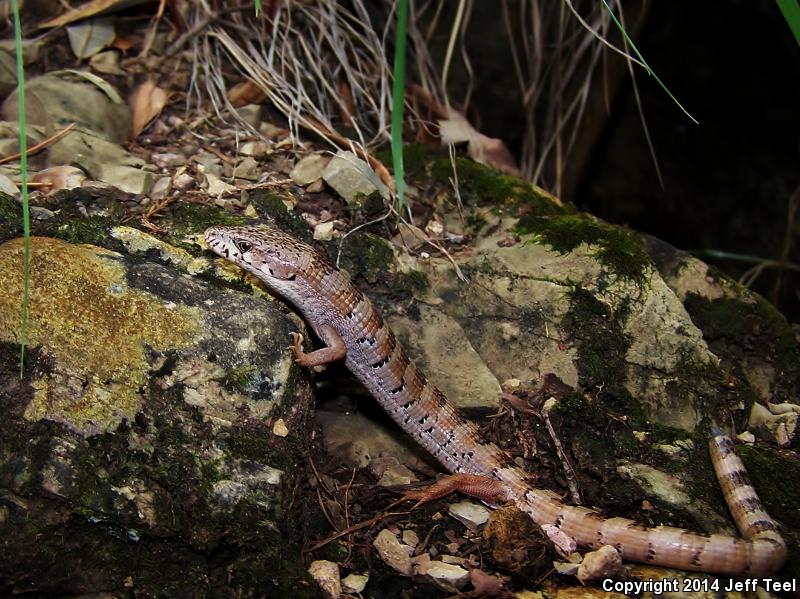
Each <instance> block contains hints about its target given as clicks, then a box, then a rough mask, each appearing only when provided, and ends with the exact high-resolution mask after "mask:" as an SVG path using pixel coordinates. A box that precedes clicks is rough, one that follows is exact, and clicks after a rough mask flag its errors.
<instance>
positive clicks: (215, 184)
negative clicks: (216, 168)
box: [206, 173, 236, 196]
mask: <svg viewBox="0 0 800 599" xmlns="http://www.w3.org/2000/svg"><path fill="white" fill-rule="evenodd" d="M206 191H207V192H208V194H209V195H210V196H221V195H222V194H225V193H231V192H234V191H236V186H235V185H231V184H230V183H226V182H225V181H223V180H222V179H220V178H219V177H217V176H216V175H213V174H211V173H206Z"/></svg>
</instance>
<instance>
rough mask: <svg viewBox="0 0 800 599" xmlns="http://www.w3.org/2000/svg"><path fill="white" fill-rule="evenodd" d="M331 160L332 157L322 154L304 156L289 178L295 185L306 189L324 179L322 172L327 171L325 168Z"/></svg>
mask: <svg viewBox="0 0 800 599" xmlns="http://www.w3.org/2000/svg"><path fill="white" fill-rule="evenodd" d="M330 160H331V159H330V157H328V156H323V155H322V154H311V155H310V156H304V157H303V158H301V159H300V160H299V161H298V162H297V164H295V165H294V168H293V169H292V170H291V172H290V173H289V177H291V179H292V181H294V182H295V184H297V185H299V186H301V187H305V186H306V185H309V184H311V183H313V182H314V181H316V180H317V179H320V178H321V177H322V171H324V170H325V166H326V165H327V164H328V162H330Z"/></svg>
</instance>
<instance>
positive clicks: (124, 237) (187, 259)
mask: <svg viewBox="0 0 800 599" xmlns="http://www.w3.org/2000/svg"><path fill="white" fill-rule="evenodd" d="M111 236H112V237H114V238H116V239H119V240H120V241H121V242H122V243H123V244H124V245H125V247H126V248H127V250H128V251H129V252H130V253H132V254H139V253H144V252H146V251H148V250H153V249H155V250H158V252H159V254H160V255H161V258H162V259H164V260H169V261H170V262H171V263H172V264H175V265H176V266H179V267H181V268H183V269H185V270H186V271H187V272H188V273H189V274H197V273H201V272H205V271H206V270H208V269H209V267H210V263H209V261H208V260H207V259H206V258H202V257H201V258H195V257H194V256H192V255H191V254H190V253H189V252H187V251H186V250H184V249H181V248H178V247H175V246H174V245H170V244H168V243H166V242H164V241H161V240H160V239H158V238H157V237H154V236H152V235H149V234H147V233H145V232H144V231H140V230H139V229H134V228H133V227H123V226H118V227H114V228H113V229H111ZM192 241H195V242H197V241H198V239H193V240H192ZM203 243H204V244H205V242H203Z"/></svg>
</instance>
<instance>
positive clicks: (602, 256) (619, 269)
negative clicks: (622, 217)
mask: <svg viewBox="0 0 800 599" xmlns="http://www.w3.org/2000/svg"><path fill="white" fill-rule="evenodd" d="M517 231H518V232H519V233H520V234H522V235H533V239H535V240H536V241H537V242H539V243H545V244H547V245H549V246H550V247H552V248H553V249H554V250H555V251H557V252H559V253H561V254H566V253H568V252H571V251H572V250H574V249H575V248H576V247H578V246H579V245H581V244H582V243H586V244H588V245H590V246H592V248H591V252H592V255H593V256H594V257H595V258H596V259H597V261H598V262H600V264H602V265H603V266H605V267H606V268H608V269H609V270H610V271H611V272H612V273H613V274H615V275H617V276H618V277H621V278H622V279H626V280H633V281H642V280H643V279H644V274H645V271H646V269H647V268H648V267H649V266H650V264H651V262H650V258H649V257H648V255H647V252H646V251H645V248H644V244H643V243H642V241H641V239H640V238H639V236H638V235H637V234H636V233H635V232H633V231H631V230H629V229H626V228H625V227H621V226H618V225H608V224H605V223H601V222H599V221H596V220H594V219H593V218H590V217H589V216H586V215H561V216H553V217H539V216H526V217H523V218H521V219H520V221H519V223H518V224H517Z"/></svg>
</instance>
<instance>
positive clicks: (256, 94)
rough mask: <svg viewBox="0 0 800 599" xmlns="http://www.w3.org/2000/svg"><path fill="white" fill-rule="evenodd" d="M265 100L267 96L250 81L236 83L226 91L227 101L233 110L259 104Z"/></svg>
mask: <svg viewBox="0 0 800 599" xmlns="http://www.w3.org/2000/svg"><path fill="white" fill-rule="evenodd" d="M266 99H267V94H265V93H264V90H263V89H261V88H260V87H258V85H256V83H254V82H253V81H251V80H250V79H247V80H245V81H242V82H241V83H237V84H236V85H234V86H233V87H232V88H231V89H230V90H228V100H230V102H231V104H233V107H234V108H241V107H242V106H247V105H248V104H261V103H262V102H264V100H266Z"/></svg>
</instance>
